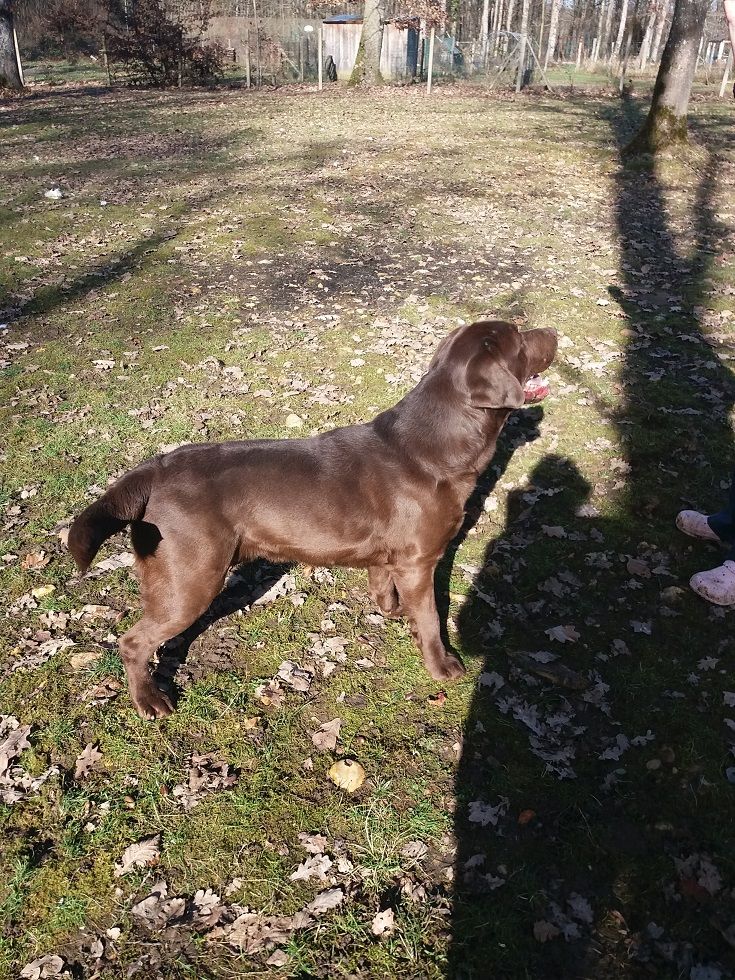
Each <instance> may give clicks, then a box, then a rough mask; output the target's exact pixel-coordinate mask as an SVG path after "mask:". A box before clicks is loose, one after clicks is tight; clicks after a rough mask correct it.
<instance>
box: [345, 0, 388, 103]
mask: <svg viewBox="0 0 735 980" xmlns="http://www.w3.org/2000/svg"><path fill="white" fill-rule="evenodd" d="M384 14H385V0H365V9H364V10H363V15H362V34H361V35H360V44H359V47H358V49H357V57H356V58H355V67H354V68H353V69H352V74H351V75H350V81H349V84H350V85H382V83H383V81H384V79H383V76H382V74H381V73H380V53H381V51H382V50H383V27H384Z"/></svg>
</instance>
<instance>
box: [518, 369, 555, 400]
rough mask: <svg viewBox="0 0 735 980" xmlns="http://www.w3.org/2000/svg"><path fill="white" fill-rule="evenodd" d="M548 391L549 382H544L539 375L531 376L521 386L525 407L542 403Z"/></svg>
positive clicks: (549, 389)
mask: <svg viewBox="0 0 735 980" xmlns="http://www.w3.org/2000/svg"><path fill="white" fill-rule="evenodd" d="M550 391H551V388H550V386H549V382H548V381H546V380H544V378H542V377H541V375H540V374H534V375H532V376H531V377H530V378H529V379H528V381H527V382H526V383H525V385H524V386H523V396H524V398H525V400H526V404H527V405H532V404H533V403H534V402H541V401H543V400H544V398H546V396H547V395H548V394H549V392H550Z"/></svg>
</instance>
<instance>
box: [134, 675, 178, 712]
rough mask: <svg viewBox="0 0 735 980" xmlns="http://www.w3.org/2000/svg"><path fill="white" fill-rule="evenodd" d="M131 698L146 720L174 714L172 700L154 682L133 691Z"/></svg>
mask: <svg viewBox="0 0 735 980" xmlns="http://www.w3.org/2000/svg"><path fill="white" fill-rule="evenodd" d="M130 698H131V700H132V702H133V706H134V708H135V710H136V711H137V712H138V714H139V715H140V717H141V718H142V719H143V720H144V721H156V719H157V718H168V716H169V715H170V714H173V711H174V706H173V704H172V703H171V700H170V699H169V698H168V697H167V695H165V694H164V693H163V691H160V690H159V689H158V688H157V687H156V686H155V685H154V684H152V683H151V684H149V685H146V686H145V687H141V688H139V689H138V690H137V691H136V692H135V694H133V693H132V692H131V695H130Z"/></svg>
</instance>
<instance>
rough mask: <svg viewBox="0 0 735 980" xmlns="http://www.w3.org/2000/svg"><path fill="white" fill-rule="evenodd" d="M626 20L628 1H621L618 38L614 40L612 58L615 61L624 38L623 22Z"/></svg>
mask: <svg viewBox="0 0 735 980" xmlns="http://www.w3.org/2000/svg"><path fill="white" fill-rule="evenodd" d="M627 18H628V0H623V6H622V7H621V8H620V22H619V23H618V36H617V37H616V38H615V46H614V48H613V58H615V60H616V61H617V60H618V58H619V57H620V50H621V48H622V46H623V38H624V37H625V22H626V20H627Z"/></svg>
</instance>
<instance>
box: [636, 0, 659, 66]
mask: <svg viewBox="0 0 735 980" xmlns="http://www.w3.org/2000/svg"><path fill="white" fill-rule="evenodd" d="M659 6H660V0H653V2H652V3H651V4H650V6H649V8H648V20H647V21H646V30H645V33H644V35H643V40H642V41H641V50H640V58H639V60H638V67H639V68H645V67H646V65H647V64H648V60H649V58H650V57H651V43H652V41H653V29H654V27H655V26H656V15H657V14H658V9H659Z"/></svg>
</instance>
